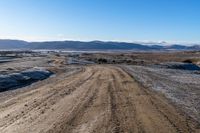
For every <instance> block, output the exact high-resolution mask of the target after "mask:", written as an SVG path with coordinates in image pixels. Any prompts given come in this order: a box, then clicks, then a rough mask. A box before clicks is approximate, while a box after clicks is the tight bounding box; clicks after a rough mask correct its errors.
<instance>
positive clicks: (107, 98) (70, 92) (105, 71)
mask: <svg viewBox="0 0 200 133" xmlns="http://www.w3.org/2000/svg"><path fill="white" fill-rule="evenodd" d="M63 74H64V73H63ZM59 76H61V77H60V78H58V77H59ZM58 77H57V78H55V79H56V80H51V82H49V83H48V84H47V83H44V84H42V83H41V84H40V83H38V84H37V85H36V86H35V88H34V87H33V88H32V89H30V90H26V91H24V92H23V91H21V92H20V93H14V94H10V95H11V96H4V97H3V96H2V97H1V98H0V131H1V133H31V132H33V133H45V132H46V133H72V132H73V133H76V132H81V133H87V132H88V133H91V132H96V133H112V132H115V133H117V132H127V133H128V132H129V133H132V132H148V133H156V132H160V133H161V132H162V133H174V132H184V133H187V132H200V130H199V129H197V125H196V124H195V123H194V122H193V121H192V120H190V119H188V118H187V117H186V116H184V115H182V114H181V113H180V112H178V111H177V109H176V108H174V106H172V105H171V104H169V103H168V102H167V100H166V99H165V98H163V97H162V96H160V95H158V94H155V93H153V92H151V91H150V90H147V89H144V88H143V87H141V86H140V85H139V84H138V83H137V82H136V81H134V79H133V78H131V77H130V76H129V75H128V74H127V73H125V72H124V71H123V70H122V69H120V68H118V67H115V66H111V65H94V66H88V67H84V68H83V69H82V70H81V71H80V72H78V73H76V74H72V75H71V76H63V75H62V74H61V75H58ZM42 82H45V81H42Z"/></svg>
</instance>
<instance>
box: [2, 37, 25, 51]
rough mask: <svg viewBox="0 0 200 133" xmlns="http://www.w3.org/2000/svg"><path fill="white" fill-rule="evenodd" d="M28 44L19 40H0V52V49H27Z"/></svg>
mask: <svg viewBox="0 0 200 133" xmlns="http://www.w3.org/2000/svg"><path fill="white" fill-rule="evenodd" d="M28 47H29V44H28V42H25V41H21V40H8V39H2V40H0V50H1V49H22V48H28Z"/></svg>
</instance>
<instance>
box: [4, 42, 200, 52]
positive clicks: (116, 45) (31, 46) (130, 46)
mask: <svg viewBox="0 0 200 133" xmlns="http://www.w3.org/2000/svg"><path fill="white" fill-rule="evenodd" d="M3 49H7V50H11V49H22V50H24V49H26V50H37V49H48V50H54V49H55V50H86V51H87V50H90V51H91V50H97V51H104V50H136V51H152V50H155V51H157V50H179V51H180V50H200V45H194V46H184V45H179V44H174V45H169V46H163V45H161V44H155V45H144V44H137V43H126V42H103V41H91V42H81V41H49V42H26V41H21V40H0V50H3Z"/></svg>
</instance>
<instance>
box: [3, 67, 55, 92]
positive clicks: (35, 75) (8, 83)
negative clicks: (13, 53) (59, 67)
mask: <svg viewBox="0 0 200 133" xmlns="http://www.w3.org/2000/svg"><path fill="white" fill-rule="evenodd" d="M51 74H52V73H51V72H49V71H46V70H39V69H29V70H26V71H22V72H19V73H12V74H7V75H0V92H2V91H7V90H10V89H16V88H18V87H22V86H25V85H29V84H31V83H33V82H36V81H38V80H43V79H45V78H47V77H49V76H50V75H51Z"/></svg>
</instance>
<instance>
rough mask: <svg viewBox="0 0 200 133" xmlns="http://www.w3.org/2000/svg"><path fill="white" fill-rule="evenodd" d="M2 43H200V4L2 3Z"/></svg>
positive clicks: (190, 0) (192, 0) (142, 0)
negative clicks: (4, 39)
mask: <svg viewBox="0 0 200 133" xmlns="http://www.w3.org/2000/svg"><path fill="white" fill-rule="evenodd" d="M0 38H1V39H2V38H10V39H24V40H28V41H43V40H86V41H88V40H118V41H147V40H149V41H185V42H200V0H0Z"/></svg>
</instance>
